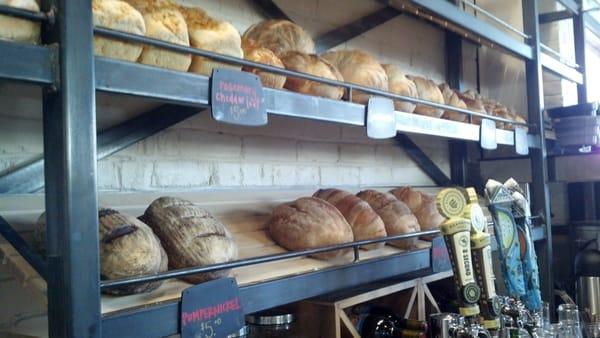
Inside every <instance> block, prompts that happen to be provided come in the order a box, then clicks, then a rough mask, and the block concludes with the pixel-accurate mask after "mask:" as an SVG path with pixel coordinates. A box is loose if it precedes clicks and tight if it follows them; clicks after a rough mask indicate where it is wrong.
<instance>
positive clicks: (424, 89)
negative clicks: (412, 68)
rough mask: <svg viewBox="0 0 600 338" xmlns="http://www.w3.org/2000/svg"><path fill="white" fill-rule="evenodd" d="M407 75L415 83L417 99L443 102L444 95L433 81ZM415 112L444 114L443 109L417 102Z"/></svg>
mask: <svg viewBox="0 0 600 338" xmlns="http://www.w3.org/2000/svg"><path fill="white" fill-rule="evenodd" d="M407 77H408V78H409V79H411V80H412V81H413V82H414V83H415V85H416V87H417V93H418V95H419V99H422V100H427V101H431V102H434V103H441V104H444V96H443V95H442V92H441V91H440V89H439V88H438V86H437V85H436V84H435V82H433V81H432V80H429V79H426V78H424V77H420V76H412V75H407ZM415 114H420V115H426V116H431V117H441V116H442V115H443V114H444V110H443V109H439V108H434V107H431V106H426V105H423V104H418V105H417V107H416V108H415Z"/></svg>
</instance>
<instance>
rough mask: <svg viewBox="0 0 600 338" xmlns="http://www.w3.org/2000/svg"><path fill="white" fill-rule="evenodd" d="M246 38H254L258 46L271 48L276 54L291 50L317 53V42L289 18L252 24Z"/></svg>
mask: <svg viewBox="0 0 600 338" xmlns="http://www.w3.org/2000/svg"><path fill="white" fill-rule="evenodd" d="M244 39H245V40H254V41H255V42H256V46H257V47H263V48H267V49H270V50H271V51H272V52H273V53H275V55H279V54H282V53H285V52H289V51H297V52H301V53H305V54H314V53H315V43H314V42H313V40H312V38H311V37H310V35H308V33H307V32H306V31H305V30H304V29H303V28H302V27H300V26H298V25H296V24H295V23H293V22H291V21H288V20H265V21H261V22H259V23H257V24H254V25H252V26H250V28H248V29H247V30H246V32H245V33H244Z"/></svg>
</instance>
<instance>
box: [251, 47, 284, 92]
mask: <svg viewBox="0 0 600 338" xmlns="http://www.w3.org/2000/svg"><path fill="white" fill-rule="evenodd" d="M242 49H243V50H244V58H245V59H246V60H250V61H253V62H258V63H264V64H266V65H270V66H274V67H278V68H285V66H284V64H283V62H281V59H280V58H279V57H278V56H277V55H275V53H273V52H272V51H271V50H270V49H267V48H264V47H258V46H257V45H256V43H255V42H254V40H248V39H243V40H242ZM242 70H243V71H246V72H250V73H253V74H256V75H258V77H260V82H261V83H262V85H263V86H265V87H269V88H275V89H281V88H283V85H284V84H285V79H286V77H285V76H283V75H277V74H273V73H269V72H266V71H262V70H259V69H256V68H252V67H246V66H244V67H242Z"/></svg>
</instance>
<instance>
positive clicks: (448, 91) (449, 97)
mask: <svg viewBox="0 0 600 338" xmlns="http://www.w3.org/2000/svg"><path fill="white" fill-rule="evenodd" d="M439 87H440V90H441V91H442V95H443V96H444V103H446V104H447V105H449V106H452V107H456V108H461V109H467V104H466V103H465V101H463V100H462V99H461V98H460V97H459V96H458V94H457V93H456V92H455V91H454V90H453V89H452V88H450V86H449V85H448V84H446V83H442V84H440V86H439ZM442 118H443V119H447V120H453V121H458V122H465V121H467V115H465V114H463V113H459V112H454V111H452V110H446V111H444V115H442Z"/></svg>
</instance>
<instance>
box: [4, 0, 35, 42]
mask: <svg viewBox="0 0 600 338" xmlns="http://www.w3.org/2000/svg"><path fill="white" fill-rule="evenodd" d="M0 5H4V6H10V7H15V8H20V9H26V10H29V11H33V12H39V11H40V6H39V5H38V4H37V2H36V1H35V0H0ZM0 40H11V41H19V42H29V43H38V42H39V41H40V23H39V22H33V21H30V20H26V19H18V18H15V17H12V16H8V15H0Z"/></svg>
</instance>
